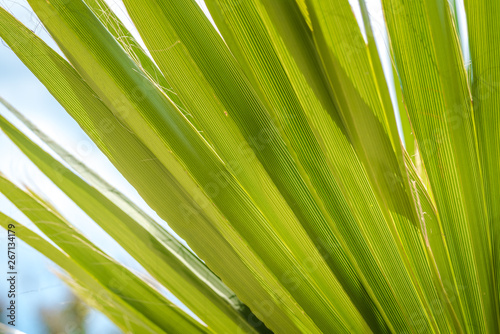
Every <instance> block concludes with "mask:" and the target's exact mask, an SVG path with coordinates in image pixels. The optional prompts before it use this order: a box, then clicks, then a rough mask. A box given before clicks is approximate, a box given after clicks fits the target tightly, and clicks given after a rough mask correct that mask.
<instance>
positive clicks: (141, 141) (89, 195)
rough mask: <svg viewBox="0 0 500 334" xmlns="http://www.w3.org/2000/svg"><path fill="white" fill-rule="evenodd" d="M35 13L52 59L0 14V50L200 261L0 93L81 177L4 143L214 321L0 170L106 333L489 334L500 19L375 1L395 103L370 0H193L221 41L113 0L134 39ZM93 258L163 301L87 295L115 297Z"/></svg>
mask: <svg viewBox="0 0 500 334" xmlns="http://www.w3.org/2000/svg"><path fill="white" fill-rule="evenodd" d="M29 3H30V6H31V7H32V9H33V10H34V12H35V13H36V14H37V16H38V17H39V19H40V20H41V22H42V24H43V25H44V26H45V28H46V29H47V30H48V32H49V33H50V35H51V36H52V38H53V39H54V40H55V42H56V43H57V45H58V46H59V48H60V49H61V50H62V53H63V54H64V57H65V58H62V57H61V56H60V55H58V54H57V53H56V52H55V51H54V50H52V49H51V48H50V47H49V46H47V45H46V44H45V43H44V42H43V41H41V40H40V39H39V38H38V37H37V36H36V35H35V34H34V33H33V32H31V31H29V30H28V29H27V28H25V27H24V26H23V25H22V24H21V23H19V22H17V21H16V20H15V18H14V17H12V16H11V15H10V14H8V13H7V12H6V11H5V10H3V9H0V37H1V38H2V39H3V40H4V41H5V42H6V43H7V44H8V45H9V46H10V47H11V49H12V50H13V51H14V52H15V53H16V55H17V56H18V57H19V58H20V59H21V60H22V61H23V62H24V64H25V65H26V66H27V67H28V68H29V69H30V70H31V71H32V72H33V73H34V74H35V76H36V77H37V78H38V79H39V80H40V81H41V82H42V83H43V84H44V85H45V86H46V87H47V89H48V90H49V92H50V93H51V94H52V95H53V96H54V97H55V98H56V99H57V100H58V101H59V103H60V104H61V105H62V106H63V107H64V108H65V109H66V111H67V112H68V113H69V114H70V115H71V116H72V117H73V118H74V119H75V120H76V121H77V122H78V124H79V125H80V127H81V128H82V129H83V130H84V131H85V132H86V133H87V134H88V135H89V136H90V138H91V139H92V140H93V141H94V142H95V143H96V145H97V146H98V147H99V148H100V149H101V151H102V152H103V153H104V154H105V155H106V156H107V157H108V158H109V160H110V161H111V162H112V163H113V164H114V165H115V167H116V168H117V170H118V171H119V172H120V173H122V174H123V176H124V177H125V178H126V179H127V180H128V181H129V182H130V184H131V185H132V186H134V187H135V188H136V189H137V191H138V192H139V194H140V195H141V196H142V198H143V199H144V200H145V201H146V203H147V204H148V205H149V206H150V207H151V208H152V209H153V210H155V211H156V212H157V213H158V215H159V216H160V217H161V218H162V219H164V220H165V221H166V222H167V223H168V224H169V225H170V226H171V227H172V229H173V230H174V231H175V232H176V233H177V234H178V235H179V236H180V237H181V238H183V239H184V240H185V241H186V242H187V243H188V245H189V246H190V248H191V249H193V251H194V252H195V254H196V255H194V254H192V253H191V252H190V251H189V250H188V249H186V248H185V247H184V246H182V244H181V243H180V242H178V241H176V240H175V239H174V238H173V237H172V236H171V235H170V234H168V233H167V232H166V231H165V230H164V229H163V228H162V227H160V225H158V224H157V223H156V222H155V221H154V220H152V219H151V218H150V217H148V216H147V215H146V214H145V213H144V212H142V211H141V210H140V209H138V208H137V206H135V205H134V204H133V203H132V202H131V201H129V200H128V199H127V198H126V196H124V195H122V194H120V193H116V191H115V190H114V189H112V188H111V187H110V186H109V184H107V183H106V182H105V181H104V180H103V179H102V178H101V177H100V176H99V175H98V173H95V172H93V171H91V170H90V169H89V168H88V167H86V166H85V165H84V164H83V163H82V162H81V161H78V159H76V158H74V157H73V156H71V154H69V153H68V152H66V151H65V150H63V149H62V148H61V147H60V146H59V145H57V143H55V142H54V141H52V140H51V139H50V138H48V137H47V136H45V135H44V134H43V133H42V132H40V131H39V130H38V129H36V127H35V126H34V125H33V124H30V122H29V120H27V119H25V118H23V116H22V115H21V114H20V113H19V112H17V111H16V110H14V109H13V108H12V107H9V106H8V104H6V102H5V101H3V100H0V101H1V102H2V103H3V104H5V105H7V106H8V108H9V109H11V110H12V111H13V112H14V113H15V114H16V116H17V117H18V118H19V119H21V121H22V122H23V123H24V124H26V125H28V127H29V128H30V129H31V130H32V131H33V132H34V133H35V134H36V135H38V136H39V137H40V138H41V139H42V140H43V141H44V142H45V143H47V144H48V145H49V147H51V148H52V149H53V150H54V151H55V153H56V154H58V155H59V156H60V157H61V158H62V159H63V160H65V161H66V162H67V163H68V164H69V165H70V166H71V167H72V168H73V169H74V170H76V171H77V172H78V173H79V174H80V175H81V177H80V176H78V175H76V174H75V173H73V172H72V171H71V170H70V169H69V168H67V167H66V166H65V165H64V164H61V163H60V162H59V161H58V160H57V159H55V158H54V157H52V156H51V155H50V154H48V153H47V152H45V151H43V150H42V149H41V148H40V147H38V146H37V145H35V144H34V143H33V142H32V141H31V140H29V139H28V138H27V137H26V136H25V135H24V134H23V133H22V132H20V131H19V130H17V129H16V128H15V127H14V126H13V125H12V124H10V123H9V122H8V121H6V119H4V118H3V117H1V118H0V126H1V128H2V129H3V131H4V132H5V133H6V134H7V135H8V137H9V138H10V139H11V140H12V141H14V143H15V144H16V145H18V146H19V148H20V149H21V150H22V151H23V152H24V153H25V154H26V155H27V156H28V157H29V158H30V160H32V161H33V162H34V163H35V164H36V165H37V166H38V167H39V168H40V169H41V170H42V171H43V172H44V173H45V174H46V175H47V176H48V177H49V178H50V179H51V180H52V181H53V182H54V183H55V184H56V185H57V186H58V187H59V188H60V189H61V190H63V191H64V192H65V193H66V194H67V195H68V196H69V197H70V198H71V199H72V200H73V201H74V202H75V203H76V204H77V205H78V206H79V207H80V208H82V209H83V211H84V212H86V213H87V214H88V215H89V216H90V217H91V218H92V219H93V220H94V221H95V222H96V223H98V224H99V225H100V226H101V227H102V228H103V229H104V230H105V231H106V232H107V233H108V234H109V235H110V236H111V237H113V238H114V239H115V240H116V241H117V242H118V243H119V244H120V245H121V246H123V248H124V249H125V250H127V251H128V252H129V253H130V254H131V255H132V256H133V257H134V258H136V259H137V260H138V261H139V263H141V264H142V265H143V266H144V268H145V269H146V270H147V271H148V272H149V273H151V275H152V276H153V277H154V278H155V279H156V280H157V281H158V282H159V283H161V285H163V286H164V287H166V288H168V289H169V290H170V291H171V292H172V293H173V294H174V295H176V296H177V297H178V298H179V299H180V300H181V301H182V302H183V303H184V304H185V305H186V306H187V307H188V308H189V309H190V310H191V311H193V312H194V313H195V314H196V315H197V316H199V317H200V318H201V319H202V321H203V322H204V323H205V324H206V325H207V326H206V327H204V326H203V325H201V324H199V323H197V322H196V321H194V320H193V319H192V318H190V317H189V316H188V315H187V314H185V313H183V312H182V311H180V310H179V309H178V308H176V307H175V306H172V305H170V304H169V302H168V301H167V300H164V297H163V296H161V295H158V294H157V292H156V291H155V290H154V289H153V288H151V287H150V286H149V285H148V284H147V283H144V282H143V281H142V280H143V279H144V278H142V277H139V276H137V275H134V274H132V273H130V272H129V271H127V269H125V268H122V267H120V264H119V263H117V262H116V261H114V260H112V259H108V258H106V257H104V256H103V255H102V253H101V252H100V251H99V250H98V249H97V248H96V247H95V246H93V245H91V244H90V242H89V241H88V240H86V239H85V238H84V237H83V235H81V234H79V232H78V231H75V232H74V233H73V231H74V230H73V229H72V227H71V226H70V225H69V223H68V222H67V221H66V220H64V218H62V217H61V216H60V215H59V214H57V213H56V212H54V211H53V210H52V209H51V208H50V206H49V205H48V204H47V203H46V201H44V200H42V199H41V197H40V196H38V195H36V194H34V193H26V192H24V191H22V190H21V189H19V188H17V187H16V186H15V185H13V184H12V183H11V182H10V181H8V180H6V179H4V178H2V182H0V184H1V187H2V192H3V193H4V194H6V196H7V197H9V198H10V199H11V200H12V201H13V202H14V203H17V204H18V205H19V200H20V199H23V200H24V201H26V203H28V204H29V206H28V208H30V207H31V208H36V209H37V211H36V212H33V211H32V210H26V208H24V209H25V211H26V212H25V213H26V215H28V217H29V218H31V219H32V220H33V221H34V222H35V223H37V222H38V223H37V225H40V228H41V229H42V231H43V232H44V233H45V234H46V235H47V237H49V238H50V239H51V240H52V241H54V242H55V243H56V244H57V245H58V246H59V247H60V248H61V250H62V251H64V253H61V251H60V250H58V249H57V248H54V247H53V246H52V245H51V244H50V243H48V242H46V241H44V240H42V239H41V238H40V236H38V235H36V234H34V233H33V232H29V230H26V233H27V234H26V236H29V238H28V239H27V242H28V243H30V244H31V245H32V246H33V247H34V248H35V249H37V250H39V251H41V252H42V253H44V254H46V255H47V256H48V257H49V258H51V259H52V260H53V261H54V262H55V263H56V264H58V265H59V266H60V267H61V268H62V269H64V270H65V271H66V272H67V274H68V275H69V276H62V277H63V279H64V280H65V281H67V282H68V284H69V285H70V286H72V287H73V289H75V291H76V292H77V293H78V294H80V295H82V296H83V297H84V299H87V300H88V302H89V304H91V305H94V306H95V307H96V308H98V309H99V310H100V311H102V312H103V313H104V314H107V315H108V316H109V317H110V319H112V320H113V321H114V322H116V323H117V324H118V325H119V326H120V328H122V329H123V330H132V331H133V332H141V331H143V329H141V328H148V329H147V330H149V331H151V332H162V331H169V332H181V331H186V329H187V330H188V331H191V330H192V331H213V332H217V333H219V332H220V333H233V332H253V331H260V332H265V331H269V330H268V329H267V328H269V329H270V330H272V331H274V332H277V333H321V332H323V333H369V332H374V333H424V332H425V333H476V332H477V333H497V332H498V330H499V323H498V319H499V318H500V316H499V312H500V311H499V294H498V291H499V288H500V285H499V284H498V269H499V265H498V264H499V261H498V254H499V252H500V246H499V245H500V242H499V241H498V237H499V236H498V231H499V229H498V223H497V219H498V216H499V215H498V212H497V211H498V208H497V207H498V205H497V204H498V203H497V202H498V200H499V199H500V198H499V196H500V193H499V190H498V189H500V187H499V182H500V180H498V176H497V175H496V174H497V169H498V157H499V154H500V152H499V145H498V143H499V140H498V133H497V124H498V119H497V118H498V117H497V113H496V112H495V108H496V106H497V95H498V94H497V91H496V87H495V81H496V79H495V78H496V77H497V74H496V69H497V68H498V66H496V64H495V62H496V61H498V57H496V55H497V53H498V51H497V49H498V45H496V43H497V42H498V40H499V39H498V36H497V30H498V29H496V26H497V23H496V22H497V21H498V20H496V16H497V14H498V13H497V9H498V8H497V7H498V6H496V5H489V4H486V1H477V2H472V1H466V3H465V7H466V14H467V18H468V19H469V20H470V22H469V25H468V29H469V31H463V30H461V31H458V15H459V14H458V12H457V10H458V9H459V6H457V4H456V3H455V2H454V1H453V2H451V3H449V2H448V1H444V0H425V1H402V0H383V1H382V5H383V9H384V18H385V21H386V24H387V30H388V34H389V42H390V54H391V56H392V57H393V59H392V63H393V75H394V83H395V92H396V102H397V108H396V107H395V106H394V105H393V101H392V100H391V98H390V94H389V89H390V87H389V84H388V82H391V81H392V80H389V81H388V80H386V77H385V74H384V71H383V69H382V62H381V58H380V55H379V53H378V51H377V45H376V40H375V37H374V33H373V30H372V26H371V22H370V18H369V14H370V13H369V12H368V9H367V6H366V3H365V1H361V12H362V18H363V20H362V21H363V22H357V20H356V18H355V16H354V15H353V11H352V8H351V6H350V4H349V2H348V1H347V0H334V1H333V0H332V1H323V0H297V1H285V0H274V1H270V0H248V1H240V0H207V1H206V5H207V7H208V9H209V11H210V14H211V16H212V18H213V20H214V21H215V25H216V26H217V29H216V28H215V27H214V26H213V25H212V24H211V23H210V21H209V19H208V18H207V16H206V15H205V13H203V12H202V10H201V9H200V7H199V6H198V5H197V4H196V2H195V1H194V0H162V1H159V0H125V1H124V5H125V7H126V9H127V11H128V14H129V15H130V18H131V20H132V23H133V24H134V26H135V28H137V31H138V32H139V34H140V36H141V38H142V40H143V41H144V44H145V48H143V47H141V44H140V43H139V42H138V41H137V40H136V39H135V38H134V37H133V36H132V34H131V33H130V31H129V30H128V29H127V28H126V26H125V25H124V24H123V23H122V22H121V21H120V20H119V19H118V17H117V16H116V15H115V14H114V13H113V12H112V11H111V9H110V8H109V6H108V5H107V4H106V2H104V1H102V0H74V1H65V0H53V1H50V2H47V1H42V0H29ZM483 17H484V18H485V19H483ZM360 24H362V25H364V31H365V32H366V37H365V36H364V35H363V33H362V32H361V29H360ZM459 33H460V34H461V35H462V36H465V34H468V35H469V38H470V41H471V60H472V71H471V72H470V73H467V71H466V69H465V66H464V63H463V54H464V52H466V51H467V50H461V45H460V43H459V39H458V35H459ZM66 59H67V60H66ZM468 76H470V78H469V77H468ZM395 110H400V112H401V119H402V128H403V129H402V130H403V131H402V133H401V134H399V133H398V130H397V126H396V116H395ZM403 142H404V145H403ZM19 206H20V207H21V208H22V206H21V205H19ZM2 217H3V216H2ZM41 218H43V220H50V221H53V222H54V223H55V225H53V226H57V227H58V228H60V229H61V230H63V231H66V232H67V233H64V234H62V235H58V234H57V233H55V230H54V229H53V226H52V225H51V224H49V225H47V224H43V223H41V224H40V223H39V222H40V219H41ZM5 219H7V218H6V217H4V220H5ZM33 240H35V241H33ZM68 241H69V242H75V243H77V244H81V245H80V246H79V247H84V248H85V249H86V250H87V252H88V253H89V254H88V256H84V255H83V254H82V253H81V250H79V249H76V248H74V247H73V246H71V245H67V243H68ZM66 254H67V255H68V256H66ZM197 256H199V257H200V259H202V260H203V261H204V263H203V262H201V261H200V260H199V259H198V257H197ZM96 260H99V261H101V260H102V261H106V263H108V265H109V266H110V268H111V267H113V268H115V267H116V268H117V269H116V270H117V271H116V272H124V273H126V274H124V276H126V277H130V278H131V280H132V281H133V282H134V287H136V289H137V290H133V291H131V292H130V293H138V292H139V291H141V293H142V292H144V293H146V295H145V296H146V297H145V298H146V299H147V298H150V299H151V300H153V299H154V300H155V301H160V300H161V303H160V304H161V306H159V309H158V310H154V312H150V309H149V308H148V306H147V305H143V303H141V302H139V301H135V302H131V300H130V299H127V298H128V297H134V296H127V298H125V299H124V298H123V296H122V295H121V294H116V293H115V294H114V295H113V294H112V298H110V302H109V303H106V302H105V300H103V299H102V297H101V296H93V297H88V298H85V296H88V295H92V291H94V290H96V289H101V288H103V287H104V288H105V289H108V290H110V287H109V282H108V281H107V279H108V278H109V277H111V276H113V275H114V274H113V273H112V272H106V273H96V272H95V270H96V269H95V268H94V267H93V266H92V265H91V263H92V262H93V261H96ZM205 264H206V266H205ZM207 267H208V268H210V269H208V268H207ZM212 270H213V272H212ZM80 271H81V272H85V273H87V276H85V275H83V276H82V277H84V278H83V279H80V280H79V279H76V278H75V276H76V274H77V273H79V272H80ZM108 276H109V277H108ZM70 277H71V278H70ZM219 277H220V279H219ZM222 282H224V283H222ZM121 283H123V284H125V283H126V282H121ZM233 291H234V292H233ZM111 292H113V291H111ZM234 294H236V296H238V298H236V297H235V296H234ZM115 305H116V306H115ZM245 305H247V306H248V307H249V308H250V309H251V311H252V312H253V314H252V313H251V312H250V311H249V309H248V308H246V307H247V306H245ZM115 307H116V309H117V310H118V309H119V310H123V312H124V313H123V315H120V313H119V312H116V310H115V309H114V308H115ZM162 311H164V312H166V313H168V312H169V313H168V314H172V317H174V318H175V319H179V322H178V323H175V324H172V323H170V322H168V321H164V319H161V318H159V314H160V312H162ZM254 314H255V315H254ZM255 317H258V318H259V319H260V320H262V321H263V322H264V324H265V326H263V325H262V324H260V323H259V322H255V319H256V318H255ZM132 318H133V319H134V321H133V322H132V324H131V326H132V327H127V326H128V325H127V319H132ZM174 318H172V319H173V320H172V321H176V320H175V319H174ZM190 326H191V327H190ZM266 326H267V327H266Z"/></svg>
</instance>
